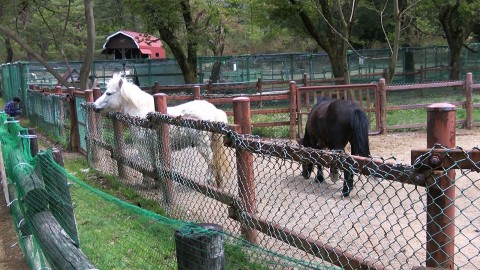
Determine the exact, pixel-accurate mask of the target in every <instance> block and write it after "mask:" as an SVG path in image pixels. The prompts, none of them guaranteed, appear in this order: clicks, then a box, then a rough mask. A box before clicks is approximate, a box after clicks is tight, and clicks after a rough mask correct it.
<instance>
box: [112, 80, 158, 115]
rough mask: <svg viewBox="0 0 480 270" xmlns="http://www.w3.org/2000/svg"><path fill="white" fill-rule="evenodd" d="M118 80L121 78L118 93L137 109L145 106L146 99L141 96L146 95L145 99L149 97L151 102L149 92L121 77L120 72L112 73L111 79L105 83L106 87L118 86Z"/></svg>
mask: <svg viewBox="0 0 480 270" xmlns="http://www.w3.org/2000/svg"><path fill="white" fill-rule="evenodd" d="M120 80H122V87H121V88H120V95H121V96H122V98H123V99H124V100H125V101H126V102H128V103H130V104H132V105H133V106H135V107H136V108H139V109H141V108H143V107H145V102H146V100H145V98H143V97H146V98H147V99H149V98H151V99H152V102H153V97H152V96H151V95H150V94H147V93H145V92H144V91H142V89H140V87H138V86H137V85H136V84H134V83H131V82H129V81H128V80H126V79H125V78H123V76H122V74H120V73H115V74H113V76H112V79H111V80H110V81H109V82H108V83H107V88H109V87H118V84H119V83H120Z"/></svg>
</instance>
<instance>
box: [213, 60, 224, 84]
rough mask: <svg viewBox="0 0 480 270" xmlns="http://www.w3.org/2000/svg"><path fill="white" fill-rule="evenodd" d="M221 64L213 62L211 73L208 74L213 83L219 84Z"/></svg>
mask: <svg viewBox="0 0 480 270" xmlns="http://www.w3.org/2000/svg"><path fill="white" fill-rule="evenodd" d="M221 67H222V63H221V62H220V61H215V63H213V67H212V73H211V74H210V80H211V81H212V82H214V83H216V82H219V80H220V68H221Z"/></svg>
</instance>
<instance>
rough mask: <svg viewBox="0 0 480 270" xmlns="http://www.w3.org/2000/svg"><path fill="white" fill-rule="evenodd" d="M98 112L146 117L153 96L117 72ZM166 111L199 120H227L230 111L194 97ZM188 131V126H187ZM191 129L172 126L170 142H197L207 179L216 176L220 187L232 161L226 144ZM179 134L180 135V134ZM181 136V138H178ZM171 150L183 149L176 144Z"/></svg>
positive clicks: (97, 103)
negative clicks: (205, 165) (182, 129)
mask: <svg viewBox="0 0 480 270" xmlns="http://www.w3.org/2000/svg"><path fill="white" fill-rule="evenodd" d="M93 109H94V110H95V112H102V113H108V112H112V111H120V112H121V113H122V114H125V115H129V116H133V117H140V118H145V117H146V116H147V114H148V113H150V112H153V111H155V105H154V99H153V96H152V95H150V94H148V93H146V92H144V91H142V90H141V89H140V88H139V87H138V86H137V85H135V84H133V83H131V82H128V81H127V80H126V79H125V78H123V77H122V76H121V75H120V74H114V75H113V78H112V79H111V80H110V81H109V82H108V83H107V85H106V91H105V93H103V95H102V96H100V97H99V98H98V99H97V100H96V101H95V102H94V104H93ZM167 114H168V115H171V116H175V117H179V116H180V117H187V118H193V119H197V120H207V121H215V122H223V123H228V118H227V114H226V113H225V112H224V111H222V110H220V109H217V108H216V107H215V105H213V104H211V103H209V102H208V101H205V100H194V101H190V102H187V103H184V104H181V105H178V106H173V107H167ZM184 130H185V129H184ZM187 130H189V131H178V129H173V128H171V129H170V135H169V136H170V138H171V139H170V141H171V143H175V141H177V142H178V141H181V140H182V139H183V140H185V139H187V140H189V142H194V141H192V140H195V141H196V142H198V143H197V144H196V146H197V149H198V152H199V153H200V154H201V155H202V157H203V158H204V159H205V161H206V163H207V164H208V170H207V181H208V182H210V181H211V178H212V177H213V178H215V182H216V185H217V186H218V187H221V186H223V178H224V177H228V176H229V173H230V163H229V162H227V160H228V159H227V155H226V152H225V151H226V147H224V146H223V143H222V136H221V135H220V134H213V136H210V134H209V133H208V132H205V131H197V130H193V129H187ZM179 134H180V135H179ZM179 136H180V137H181V138H178V137H179ZM172 148H173V149H172V150H180V149H181V148H179V147H176V146H175V145H173V147H172Z"/></svg>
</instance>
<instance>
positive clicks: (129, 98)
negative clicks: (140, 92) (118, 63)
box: [118, 78, 134, 104]
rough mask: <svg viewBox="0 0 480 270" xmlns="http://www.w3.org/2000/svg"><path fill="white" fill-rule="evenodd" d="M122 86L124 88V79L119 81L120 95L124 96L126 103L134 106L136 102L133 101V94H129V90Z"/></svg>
mask: <svg viewBox="0 0 480 270" xmlns="http://www.w3.org/2000/svg"><path fill="white" fill-rule="evenodd" d="M122 86H123V78H120V80H118V90H120V95H121V96H122V98H123V100H124V101H126V102H128V103H132V104H133V103H134V101H133V100H132V95H131V93H128V90H127V89H125V87H122Z"/></svg>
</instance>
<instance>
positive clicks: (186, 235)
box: [0, 113, 336, 269]
mask: <svg viewBox="0 0 480 270" xmlns="http://www.w3.org/2000/svg"><path fill="white" fill-rule="evenodd" d="M0 141H1V145H2V155H3V160H4V165H5V170H6V175H7V178H8V181H7V182H8V185H5V186H8V195H9V197H10V203H9V206H10V208H11V212H12V215H13V220H14V225H15V229H16V232H17V234H18V237H19V243H20V244H21V247H22V249H23V251H24V253H25V257H26V258H27V262H28V264H29V267H30V269H48V268H50V269H209V268H205V265H215V264H216V265H218V264H219V263H220V264H222V263H223V264H225V266H226V268H225V269H306V268H315V269H336V268H333V267H330V266H323V265H321V264H318V263H314V262H309V261H302V260H297V259H293V258H292V257H289V256H285V255H280V254H278V253H274V252H271V251H269V250H266V249H264V248H260V247H258V246H255V245H252V244H250V243H248V242H247V241H245V240H244V239H242V238H239V237H237V236H234V235H232V234H230V233H228V232H226V231H223V230H222V229H221V227H220V229H218V228H217V229H212V227H211V226H210V225H209V226H205V224H196V223H190V222H183V221H179V220H175V219H170V218H167V217H165V216H162V215H159V214H156V213H153V212H150V211H147V210H145V209H143V208H141V207H138V206H135V205H132V204H129V203H127V202H125V201H122V200H120V199H119V198H117V197H114V196H112V195H109V194H107V193H105V192H102V191H100V190H98V189H95V188H93V187H91V186H89V185H87V184H86V183H84V182H83V181H81V180H79V179H78V178H77V177H76V176H75V175H73V174H70V173H68V172H67V171H66V170H65V169H64V168H63V167H62V166H60V165H59V164H58V163H57V162H56V161H55V160H57V161H59V162H60V161H61V159H59V155H58V154H59V153H60V152H58V151H56V150H52V149H48V150H45V151H41V152H39V153H38V154H36V155H35V156H34V157H32V155H31V150H30V141H31V136H29V135H28V129H26V128H23V127H21V126H20V125H19V124H18V122H16V121H13V120H10V119H9V118H7V116H6V115H5V114H4V113H1V114H0ZM77 162H78V163H80V164H82V165H80V167H81V168H82V169H80V171H79V172H77V173H83V174H86V175H89V176H93V175H96V176H97V177H98V175H97V174H96V173H95V174H94V173H92V170H91V169H89V168H88V166H87V165H86V160H84V159H78V160H77ZM60 163H61V162H60ZM84 165H85V167H84V168H83V167H82V166H84ZM102 178H103V176H100V177H99V179H97V180H98V181H100V182H101V181H102ZM216 226H217V227H219V225H216ZM212 244H213V246H212ZM177 254H180V257H179V258H178V260H177ZM177 261H178V262H179V263H177ZM210 269H219V268H210Z"/></svg>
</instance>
